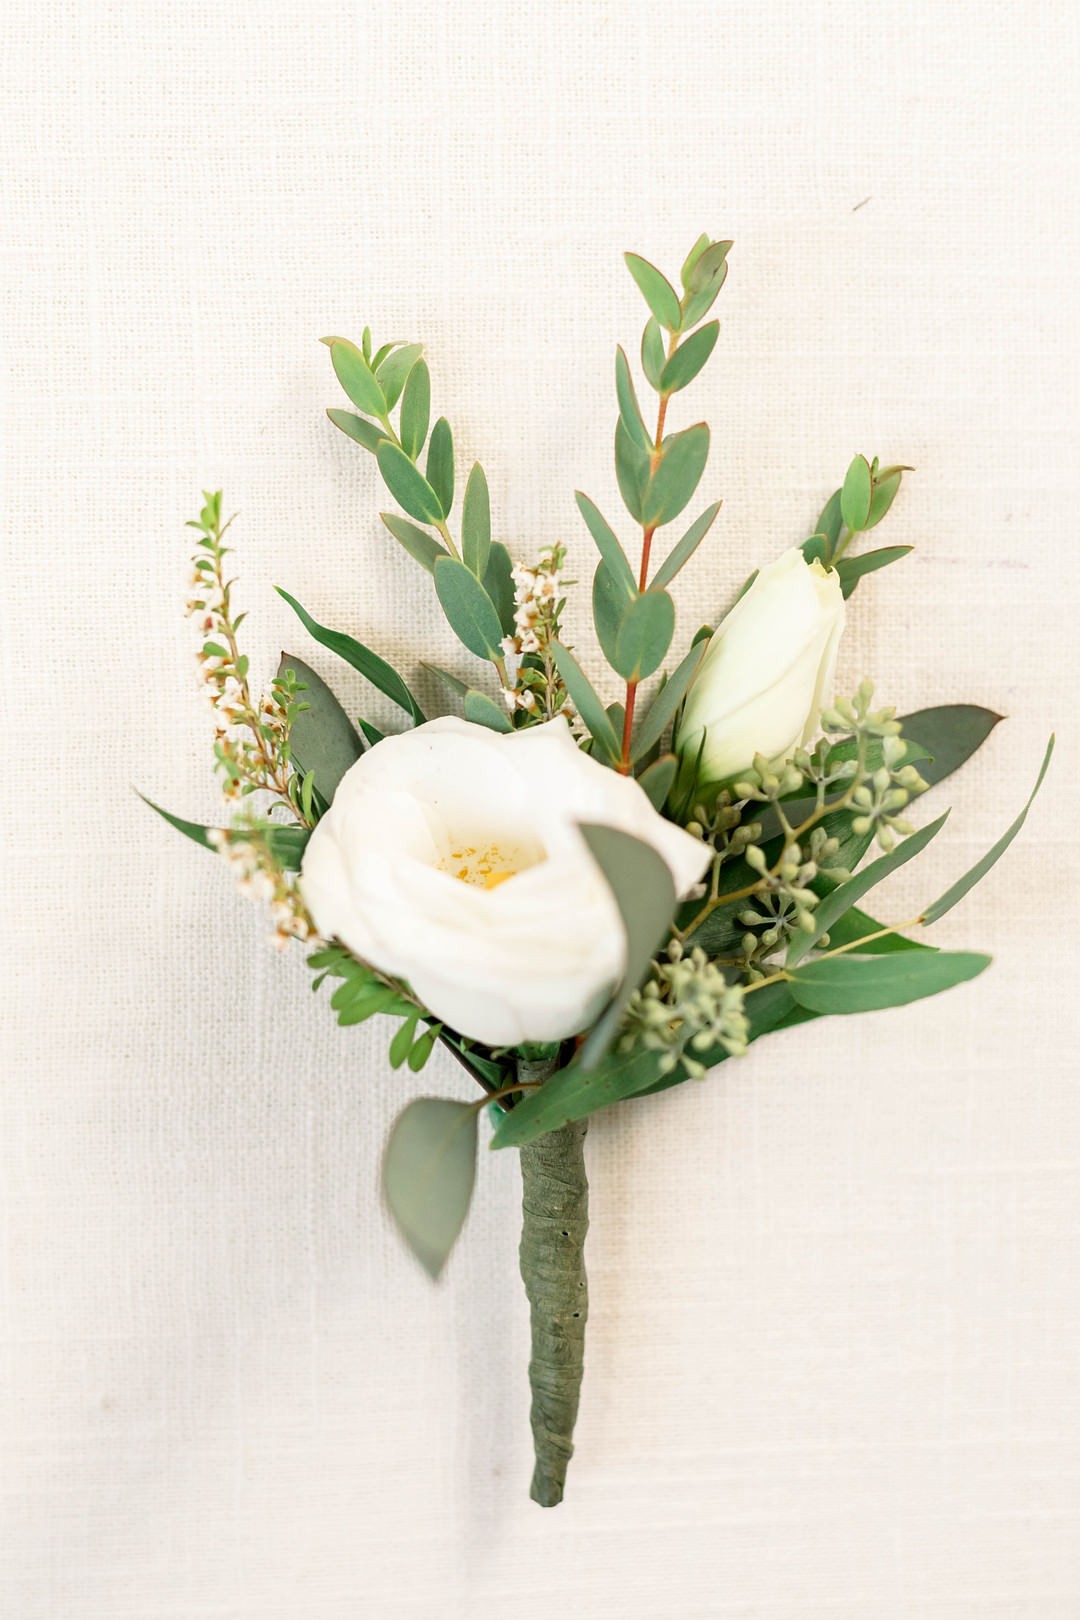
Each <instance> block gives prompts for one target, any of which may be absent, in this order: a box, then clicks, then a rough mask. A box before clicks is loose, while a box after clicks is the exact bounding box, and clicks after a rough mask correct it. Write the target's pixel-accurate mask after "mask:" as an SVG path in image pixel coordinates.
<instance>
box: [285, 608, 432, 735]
mask: <svg viewBox="0 0 1080 1620" xmlns="http://www.w3.org/2000/svg"><path fill="white" fill-rule="evenodd" d="M275 588H276V590H277V593H278V595H279V596H280V597H282V598H283V600H284V601H286V602H288V604H289V606H290V607H291V608H292V610H293V612H294V613H295V614H296V616H297V618H298V619H299V620H300V623H301V624H302V625H303V626H304V629H305V630H306V631H307V632H308V634H309V635H311V636H314V638H315V640H316V641H318V642H319V643H320V644H321V645H322V646H324V647H328V648H329V649H330V651H331V652H332V653H337V655H338V657H339V658H343V659H344V660H345V662H346V663H347V664H351V665H352V667H353V669H358V670H359V671H360V673H361V675H363V677H364V679H365V680H368V681H370V682H371V684H372V686H376V687H378V689H379V691H380V692H382V693H383V694H384V695H385V696H386V697H388V698H390V699H391V701H392V702H394V703H396V704H397V705H398V707H399V708H400V709H404V710H405V713H406V714H407V715H408V716H409V718H410V719H411V720H412V721H413V722H414V723H415V724H416V725H418V726H419V725H422V724H423V722H424V720H425V718H426V716H425V714H424V711H423V709H421V707H420V705H419V703H417V701H416V699H415V698H414V697H413V695H412V693H411V692H410V691H409V688H408V687H407V686H406V685H405V682H404V681H403V680H402V678H401V676H400V675H399V674H398V673H397V671H396V670H395V669H391V667H390V665H389V664H388V663H387V662H386V661H385V659H383V658H380V657H379V655H378V653H373V652H372V651H371V650H370V649H369V648H367V647H365V646H364V644H363V642H360V641H354V640H353V638H352V636H347V635H345V634H344V633H343V632H342V631H340V630H328V629H327V628H326V627H325V625H321V624H318V623H317V622H316V620H314V619H313V618H312V617H311V614H310V613H309V612H308V611H307V609H306V608H302V607H301V606H300V603H299V602H298V601H297V600H296V598H295V597H294V596H290V595H289V593H288V591H286V590H282V588H281V586H280V585H278V586H276V587H275Z"/></svg>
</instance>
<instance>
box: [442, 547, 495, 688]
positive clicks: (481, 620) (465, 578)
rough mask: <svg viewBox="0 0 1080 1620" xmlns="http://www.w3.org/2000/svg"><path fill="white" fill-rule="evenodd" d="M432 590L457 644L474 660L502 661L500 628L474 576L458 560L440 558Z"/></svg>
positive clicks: (489, 601) (484, 592) (488, 598)
mask: <svg viewBox="0 0 1080 1620" xmlns="http://www.w3.org/2000/svg"><path fill="white" fill-rule="evenodd" d="M435 590H436V592H437V593H438V597H439V601H440V602H441V603H442V610H443V612H444V613H445V614H446V617H447V619H448V621H449V624H450V628H451V630H453V632H454V634H455V635H456V636H457V638H458V640H459V641H461V642H463V643H464V645H465V646H466V647H468V649H469V651H470V652H471V653H475V654H476V656H477V657H478V658H489V659H491V660H492V662H494V663H497V662H498V661H499V660H500V659H501V657H502V650H501V647H500V645H499V643H500V642H501V640H502V634H503V631H502V625H501V624H500V623H499V615H498V613H497V612H496V611H495V604H494V603H493V602H492V600H491V598H490V596H489V595H488V594H487V592H486V591H485V589H484V587H483V586H482V585H481V583H480V581H479V580H478V579H477V577H476V575H475V574H473V573H470V571H469V569H468V568H466V566H465V564H464V563H463V562H460V561H459V560H458V558H456V557H440V558H439V559H438V561H437V562H436V564H435Z"/></svg>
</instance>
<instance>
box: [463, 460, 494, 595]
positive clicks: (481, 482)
mask: <svg viewBox="0 0 1080 1620" xmlns="http://www.w3.org/2000/svg"><path fill="white" fill-rule="evenodd" d="M490 551H491V498H490V496H489V494H488V482H487V478H486V477H485V475H484V469H483V467H481V465H480V463H479V462H478V461H474V462H473V468H472V472H470V474H469V479H468V483H467V484H466V485H465V499H464V501H463V503H462V507H461V555H462V557H463V559H464V561H465V566H466V568H471V569H472V571H473V573H474V574H475V575H476V577H477V579H481V580H482V579H483V577H484V572H485V570H486V568H487V565H488V556H489V554H490Z"/></svg>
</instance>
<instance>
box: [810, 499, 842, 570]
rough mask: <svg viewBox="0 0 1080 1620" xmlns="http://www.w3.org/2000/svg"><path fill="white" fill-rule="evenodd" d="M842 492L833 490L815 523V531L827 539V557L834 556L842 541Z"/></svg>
mask: <svg viewBox="0 0 1080 1620" xmlns="http://www.w3.org/2000/svg"><path fill="white" fill-rule="evenodd" d="M842 494H843V491H842V490H839V489H834V490H833V492H832V494H831V495H830V496H829V498H828V500H827V501H826V502H825V505H824V507H823V508H822V512H821V516H820V517H819V518H818V520H817V522H816V524H815V525H814V533H815V534H820V535H821V536H822V537H823V539H824V541H825V555H826V558H829V557H831V556H832V554H833V552H834V551H835V550H836V548H837V545H838V544H839V542H840V530H841V529H842V528H843V526H844V517H843V513H842V512H841V510H840V498H841V495H842Z"/></svg>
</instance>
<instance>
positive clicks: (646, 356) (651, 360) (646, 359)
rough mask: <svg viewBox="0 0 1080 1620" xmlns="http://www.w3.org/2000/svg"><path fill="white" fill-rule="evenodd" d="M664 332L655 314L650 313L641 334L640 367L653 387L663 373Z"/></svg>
mask: <svg viewBox="0 0 1080 1620" xmlns="http://www.w3.org/2000/svg"><path fill="white" fill-rule="evenodd" d="M665 359H666V355H665V351H664V334H663V332H662V331H661V329H660V322H659V321H658V320H657V319H656V316H655V315H650V316H649V319H648V320H647V321H646V322H645V330H644V332H642V334H641V369H642V371H643V372H644V373H645V375H646V377H647V378H648V380H649V382H650V383H651V384H652V386H653V387H654V388H655V389H657V390H658V389H659V387H660V378H661V377H662V376H663V374H664V361H665Z"/></svg>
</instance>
